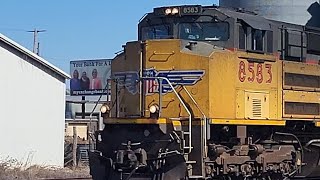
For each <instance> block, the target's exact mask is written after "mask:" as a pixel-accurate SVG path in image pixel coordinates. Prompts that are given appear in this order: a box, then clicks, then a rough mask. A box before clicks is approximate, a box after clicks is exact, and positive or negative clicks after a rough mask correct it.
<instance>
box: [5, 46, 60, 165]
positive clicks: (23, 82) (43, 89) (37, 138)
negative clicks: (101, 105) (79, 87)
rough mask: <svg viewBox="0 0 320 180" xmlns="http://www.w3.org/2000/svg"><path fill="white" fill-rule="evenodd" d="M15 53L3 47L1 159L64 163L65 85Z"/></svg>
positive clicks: (45, 163)
mask: <svg viewBox="0 0 320 180" xmlns="http://www.w3.org/2000/svg"><path fill="white" fill-rule="evenodd" d="M11 50H12V49H11ZM14 52H15V51H14V50H12V51H11V52H10V51H8V50H7V49H5V48H3V47H1V46H0V77H1V78H0V84H1V88H0V99H1V103H0V116H1V117H0V123H1V125H0V138H1V148H0V158H3V156H4V157H5V158H6V157H10V158H14V159H17V160H18V161H21V162H22V163H25V162H28V163H29V164H28V165H31V164H40V165H57V166H63V164H64V162H63V161H64V159H63V157H64V141H63V140H64V110H65V84H64V83H63V82H61V81H59V80H58V79H56V78H55V77H53V76H51V75H50V74H48V73H46V72H44V71H42V70H41V69H40V68H39V67H36V66H34V65H32V64H31V63H30V62H32V61H33V60H30V61H29V62H27V61H26V60H23V59H21V58H24V59H28V58H27V57H26V56H25V55H22V54H17V55H18V56H17V55H15V54H14ZM20 57H21V58H20Z"/></svg>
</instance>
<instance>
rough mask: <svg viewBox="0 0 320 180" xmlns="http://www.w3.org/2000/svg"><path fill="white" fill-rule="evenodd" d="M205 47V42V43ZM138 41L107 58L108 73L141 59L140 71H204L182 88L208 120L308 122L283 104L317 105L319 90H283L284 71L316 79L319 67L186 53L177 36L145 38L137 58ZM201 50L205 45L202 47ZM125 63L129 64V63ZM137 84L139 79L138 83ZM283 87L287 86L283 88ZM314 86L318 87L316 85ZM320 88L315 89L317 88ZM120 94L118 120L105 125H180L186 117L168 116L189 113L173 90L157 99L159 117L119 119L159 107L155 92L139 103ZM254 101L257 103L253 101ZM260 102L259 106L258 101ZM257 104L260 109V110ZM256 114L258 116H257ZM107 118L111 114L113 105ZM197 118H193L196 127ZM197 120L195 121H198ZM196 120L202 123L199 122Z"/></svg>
mask: <svg viewBox="0 0 320 180" xmlns="http://www.w3.org/2000/svg"><path fill="white" fill-rule="evenodd" d="M208 46H209V45H208ZM140 47H141V44H139V43H138V42H130V43H127V45H126V51H125V53H124V54H122V55H120V56H117V57H116V58H115V60H114V61H113V62H112V72H126V71H130V72H140V64H141V62H140V60H141V58H142V59H143V60H144V62H143V65H144V68H145V69H151V68H154V69H156V70H157V71H178V70H180V71H182V70H183V71H188V70H203V71H205V75H204V76H203V77H202V79H201V80H200V81H198V82H197V83H196V84H195V85H192V86H185V87H186V89H187V90H188V91H189V92H190V93H191V95H192V97H193V98H194V99H195V100H196V101H197V103H198V105H199V107H200V109H201V110H202V111H203V112H204V114H205V115H206V117H207V118H210V119H213V120H212V123H213V124H219V123H220V124H240V125H275V126H282V125H285V120H284V119H288V120H299V119H300V120H312V119H315V118H319V119H320V117H314V116H304V115H299V114H296V115H295V116H292V115H286V114H284V107H283V105H284V103H285V102H306V103H320V92H319V93H318V92H312V91H314V90H315V89H312V88H309V87H295V90H296V89H299V91H293V90H288V89H290V88H292V87H287V86H284V82H283V81H284V80H283V75H284V74H285V73H286V72H288V73H296V74H306V75H314V76H319V77H320V66H319V65H309V64H304V63H300V62H284V61H281V60H279V59H278V58H277V57H276V56H274V55H273V54H257V53H248V52H241V51H229V50H224V49H221V48H214V47H212V46H210V48H209V47H208V48H207V49H212V50H211V52H210V51H209V52H207V53H202V54H200V53H199V52H196V51H190V50H188V49H187V48H185V45H184V44H183V43H182V42H181V41H180V40H177V39H170V40H148V41H146V42H145V51H143V52H145V54H143V55H142V56H140V55H141V54H140V52H141V51H140V49H139V48H140ZM203 49H206V48H203ZM128 64H130V65H128ZM112 85H113V86H112V93H113V94H112V97H115V92H116V91H115V83H113V84H112ZM137 88H139V83H138V84H137ZM284 88H285V89H287V90H284ZM175 90H176V91H177V92H178V93H179V94H180V96H181V97H182V98H183V101H184V102H185V103H186V104H188V107H190V109H192V112H193V115H194V116H195V117H196V118H201V117H202V113H201V112H200V111H199V110H198V108H197V107H196V106H195V104H194V103H193V101H192V100H191V99H190V98H189V96H188V95H187V93H186V92H185V91H184V89H183V88H181V87H179V86H177V87H176V88H175ZM316 90H317V89H316ZM318 90H319V91H320V88H319V89H318ZM119 91H120V93H119V111H120V112H119V115H120V117H121V118H119V119H108V120H105V122H106V123H119V124H120V123H123V124H130V123H132V124H137V123H139V124H163V123H173V124H176V125H178V126H179V125H181V124H185V123H188V122H185V121H181V122H179V121H172V122H171V121H168V120H166V119H169V118H181V117H188V114H187V112H186V111H185V109H184V108H183V106H182V104H181V103H180V102H179V100H178V98H177V97H176V95H175V94H174V93H173V92H170V93H167V94H165V95H163V97H162V112H161V117H162V118H164V119H159V120H151V119H141V118H139V119H134V118H133V119H128V118H124V117H130V116H137V115H140V108H143V109H142V111H143V112H144V114H145V117H150V114H149V111H148V109H149V107H150V106H151V105H153V104H157V105H159V104H160V103H159V95H158V94H157V93H154V94H148V95H147V96H145V97H144V98H143V101H142V102H141V103H142V104H144V106H141V104H140V98H139V93H136V94H134V95H133V94H131V93H130V92H128V90H127V89H126V88H125V87H121V88H120V90H119ZM257 103H258V105H257ZM259 103H260V104H259ZM260 105H261V109H259V108H260ZM260 114H261V115H260ZM112 117H115V108H113V113H112ZM266 119H269V120H266ZM197 123H198V122H196V121H194V122H193V124H194V125H196V124H197ZM198 124H199V123H198ZM200 124H201V123H200Z"/></svg>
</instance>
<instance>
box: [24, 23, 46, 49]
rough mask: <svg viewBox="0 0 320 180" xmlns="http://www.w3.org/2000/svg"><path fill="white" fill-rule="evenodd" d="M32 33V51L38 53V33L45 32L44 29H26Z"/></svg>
mask: <svg viewBox="0 0 320 180" xmlns="http://www.w3.org/2000/svg"><path fill="white" fill-rule="evenodd" d="M27 32H31V33H33V53H36V54H37V55H39V48H40V47H39V42H38V33H39V32H46V30H37V29H36V28H35V29H34V30H32V31H27Z"/></svg>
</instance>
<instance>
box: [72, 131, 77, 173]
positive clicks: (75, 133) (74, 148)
mask: <svg viewBox="0 0 320 180" xmlns="http://www.w3.org/2000/svg"><path fill="white" fill-rule="evenodd" d="M77 147H78V135H77V127H76V126H73V145H72V160H73V169H76V167H77Z"/></svg>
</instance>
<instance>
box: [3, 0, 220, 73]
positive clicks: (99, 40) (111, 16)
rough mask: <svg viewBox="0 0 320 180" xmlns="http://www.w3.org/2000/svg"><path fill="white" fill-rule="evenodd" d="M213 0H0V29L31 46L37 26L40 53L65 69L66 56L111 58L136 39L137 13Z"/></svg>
mask: <svg viewBox="0 0 320 180" xmlns="http://www.w3.org/2000/svg"><path fill="white" fill-rule="evenodd" d="M217 3H218V0H198V1H197V0H96V1H89V0H64V1H63V0H55V1H44V0H28V1H21V0H4V1H3V2H1V11H0V17H2V21H1V23H0V33H2V34H4V35H6V36H8V37H9V38H11V39H12V40H14V41H16V42H18V43H19V44H21V45H23V46H25V47H26V48H28V49H30V50H32V46H33V34H32V33H28V32H26V31H30V30H33V29H34V28H37V29H39V30H46V32H44V33H39V42H40V55H41V56H42V57H44V58H45V59H46V60H48V61H49V62H51V63H52V64H54V65H56V66H57V67H59V68H61V69H62V70H64V71H66V72H67V73H69V61H70V60H77V59H94V58H113V57H114V53H115V52H117V51H119V50H121V45H123V44H125V43H126V42H127V41H132V40H136V39H137V24H138V21H139V19H140V18H141V17H142V16H143V15H144V14H145V13H147V12H150V11H152V10H153V8H154V7H158V6H166V5H181V4H200V5H212V4H217Z"/></svg>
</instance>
